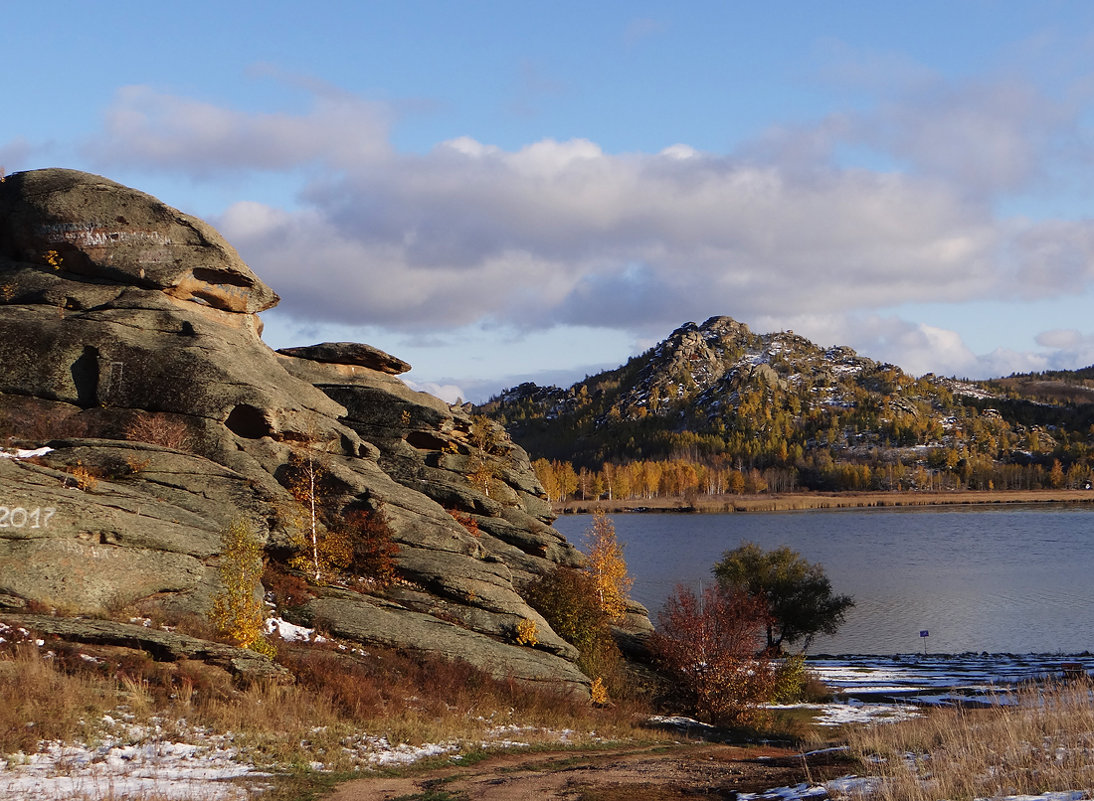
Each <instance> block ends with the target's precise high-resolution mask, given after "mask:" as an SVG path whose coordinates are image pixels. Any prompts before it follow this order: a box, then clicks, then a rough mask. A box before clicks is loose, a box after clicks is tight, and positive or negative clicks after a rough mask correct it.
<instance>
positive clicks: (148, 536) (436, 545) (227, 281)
mask: <svg viewBox="0 0 1094 801" xmlns="http://www.w3.org/2000/svg"><path fill="white" fill-rule="evenodd" d="M276 300H277V296H276V295H275V294H274V293H273V292H272V291H271V290H270V289H269V288H268V287H266V286H265V285H264V284H263V283H262V282H261V281H260V280H259V279H258V278H257V277H256V276H255V275H254V274H253V273H252V271H251V270H250V268H249V267H247V265H246V264H244V263H243V262H242V261H241V260H240V258H239V256H238V254H236V252H235V251H234V250H233V249H232V248H231V246H230V245H228V244H227V243H226V242H224V241H223V239H221V237H220V236H219V235H218V234H217V233H216V231H214V230H213V229H212V228H210V227H209V226H207V225H206V224H205V223H203V222H201V221H200V220H196V219H194V218H192V217H189V216H187V215H185V214H183V213H181V212H179V211H177V210H175V209H172V208H170V207H168V206H166V205H165V204H163V203H161V202H160V201H158V200H156V199H155V198H152V197H150V196H149V195H146V194H144V193H141V192H137V191H135V190H132V189H129V188H127V187H124V186H121V185H120V184H116V183H114V182H112V181H109V180H107V179H105V178H100V177H98V176H93V175H87V174H85V173H78V172H74V171H71V170H41V171H35V172H29V173H17V174H15V175H12V176H8V178H7V179H6V180H5V181H3V182H2V183H0V445H4V444H8V445H9V446H11V445H14V446H22V447H24V448H33V447H37V446H40V445H45V444H47V443H48V445H49V446H50V447H51V448H52V449H51V450H48V451H44V452H41V453H39V454H38V455H36V456H34V457H33V458H26V457H27V454H25V453H24V454H21V456H22V457H24V458H0V488H2V489H3V494H2V496H0V505H4V508H5V509H7V510H8V511H7V514H8V515H9V517H8V522H9V525H8V526H6V527H0V607H7V608H9V609H24V610H26V609H45V610H49V611H51V612H53V613H55V614H58V615H86V614H92V615H96V616H100V617H102V616H107V617H111V616H124V615H127V614H130V613H131V612H132V611H133V610H139V611H155V610H159V611H160V612H161V613H162V614H167V615H171V614H178V615H184V614H204V613H206V612H207V611H208V610H209V608H210V604H211V599H212V598H213V596H214V595H215V594H216V593H217V592H218V591H219V588H220V585H219V571H218V569H217V566H218V564H219V561H220V559H221V553H220V550H221V536H222V532H224V531H225V530H226V529H227V528H228V527H229V526H230V525H231V524H232V523H233V522H234V521H236V520H239V519H243V520H245V521H247V522H248V523H249V524H250V526H251V527H252V529H254V530H255V531H256V532H257V533H258V534H259V536H260V537H261V539H262V540H263V541H264V542H265V543H266V548H267V553H268V554H269V556H270V557H271V558H272V559H274V560H285V559H287V557H288V556H290V555H291V554H292V551H293V548H294V547H296V546H295V545H294V542H295V540H294V531H297V530H299V528H300V522H299V510H300V504H299V503H298V500H297V497H298V495H297V496H294V494H293V492H294V491H296V492H299V490H298V488H297V490H292V487H293V486H294V481H295V480H296V479H295V478H294V476H298V474H299V466H300V465H301V464H317V465H319V466H320V468H321V473H322V480H321V482H320V483H319V484H318V485H316V486H317V487H319V489H317V490H316V493H318V496H317V500H318V501H319V506H320V509H321V512H322V518H321V519H320V520H319V521H318V528H317V531H318V532H319V533H320V534H321V535H322V534H324V533H325V532H326V528H325V526H324V523H330V524H331V525H339V521H340V519H341V517H342V516H343V515H344V514H348V513H350V512H354V513H356V511H358V510H359V511H363V512H364V513H365V514H370V515H372V516H374V517H375V518H376V519H378V520H380V521H381V522H382V525H383V527H384V528H385V530H386V531H387V532H388V534H389V536H390V538H391V540H392V542H394V543H395V545H396V546H397V548H398V551H397V553H396V554H395V557H394V560H395V569H396V573H397V576H398V579H399V580H398V582H396V583H395V584H394V585H393V586H390V587H388V588H387V589H380V588H376V587H374V585H372V584H369V583H367V582H365V583H363V584H362V583H355V584H353V591H351V589H350V588H349V587H348V586H347V587H344V588H342V589H339V588H338V587H330V586H327V587H323V588H318V589H316V591H315V592H316V597H314V599H313V600H312V601H311V602H309V603H308V604H307V605H305V606H304V607H301V608H298V609H295V613H296V614H297V615H300V616H302V617H304V618H306V619H308V620H311V621H313V622H315V623H316V624H318V625H322V626H324V627H325V628H327V629H328V630H329V631H331V632H332V633H334V634H336V635H338V636H342V637H345V638H348V639H355V640H360V641H362V642H370V643H382V644H384V645H390V646H394V647H401V648H408V649H412V650H415V651H422V652H433V653H436V654H439V655H443V656H445V657H449V658H458V659H463V660H466V661H468V662H470V663H472V664H476V665H479V666H481V667H484V668H486V669H488V670H490V671H491V672H493V673H496V674H499V675H511V676H515V677H517V678H520V679H522V680H526V681H530V682H536V683H539V682H556V683H558V684H559V686H561V687H569V688H583V687H585V686H587V683H588V679H587V678H586V677H584V676H582V675H581V673H580V672H579V671H578V670H577V669H576V668H575V667H574V666H573V660H574V659H576V656H577V652H576V650H575V649H574V648H573V647H572V646H571V645H569V644H568V643H566V642H565V641H563V640H562V639H561V638H560V637H558V635H557V634H555V633H554V632H553V631H551V629H550V627H549V625H548V624H547V622H546V621H545V620H543V618H541V617H540V616H539V615H538V614H537V613H536V612H535V610H533V609H532V608H531V607H529V606H528V604H527V603H526V602H525V600H524V598H523V597H522V596H521V594H520V588H521V587H522V586H523V585H524V583H525V582H526V581H528V580H531V579H534V578H535V577H536V576H537V575H542V574H544V573H545V572H547V571H550V570H553V569H555V568H557V567H559V566H579V565H581V564H582V563H583V557H582V556H581V554H580V553H579V552H578V551H576V550H575V549H574V548H573V546H572V545H570V543H568V542H567V541H566V540H565V538H563V537H562V536H561V535H560V534H559V533H558V532H557V531H555V530H554V529H553V528H551V526H550V523H551V521H552V520H553V517H552V516H551V512H550V507H549V505H548V504H547V502H546V498H545V497H544V494H543V491H542V488H541V487H540V485H539V483H538V481H537V480H536V478H535V475H534V473H533V471H532V469H531V465H530V463H529V459H528V456H527V454H526V453H525V452H524V451H523V450H522V449H521V448H519V447H518V446H517V445H515V444H514V443H513V442H512V441H511V440H509V438H508V436H507V435H506V434H505V432H504V431H503V430H501V429H500V428H499V427H498V426H496V425H494V424H492V423H489V422H488V421H485V420H484V419H482V418H475V417H472V416H470V415H469V414H468V413H467V411H465V410H464V409H463V408H459V407H452V406H449V405H448V404H446V403H445V402H444V401H442V400H440V399H438V398H435V397H433V396H431V395H427V394H425V393H421V392H416V391H414V390H411V389H410V388H409V387H407V386H406V385H405V384H404V383H403V382H402V381H400V380H399V379H398V378H397V377H396V375H397V374H398V373H400V372H403V371H405V370H406V369H408V367H409V365H407V364H406V363H405V362H403V361H402V360H400V359H397V358H396V357H393V356H390V355H388V354H385V353H383V352H382V351H379V350H377V349H375V348H371V347H369V346H366V345H357V344H354V343H320V344H318V345H311V346H306V347H302V348H292V349H286V350H284V351H282V352H280V353H275V352H273V351H272V350H271V349H270V348H269V347H268V346H267V345H266V344H265V343H263V342H262V340H261V323H260V321H259V319H258V317H257V315H256V312H258V311H261V310H262V309H265V308H268V307H270V306H271V305H273V304H274V303H275V302H276ZM5 455H19V454H10V453H9V454H5ZM291 490H292V491H291ZM319 496H321V497H319ZM15 509H18V510H20V511H18V512H13V511H12V510H15ZM3 513H4V512H3V511H0V514H3ZM13 515H14V516H13ZM14 522H17V523H18V525H12V523H14ZM529 623H532V624H535V629H536V631H537V637H536V642H535V643H534V645H531V646H530V645H529V644H528V642H527V640H523V641H518V639H519V638H516V637H515V636H514V632H516V631H517V630H518V626H523V627H525V628H527V627H528V625H529ZM522 642H523V644H522Z"/></svg>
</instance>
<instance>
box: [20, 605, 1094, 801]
mask: <svg viewBox="0 0 1094 801" xmlns="http://www.w3.org/2000/svg"><path fill="white" fill-rule="evenodd" d="M270 629H271V633H272V631H276V632H277V633H278V635H279V636H281V637H282V638H284V639H288V640H295V639H303V640H307V639H313V638H314V637H315V634H314V632H313V631H312V630H310V629H306V628H304V627H300V626H294V625H293V624H291V623H288V622H286V621H284V620H281V619H279V618H276V619H273V620H272V621H271V622H270ZM29 637H30V633H29V632H27V631H25V630H22V629H17V628H14V627H10V626H6V625H4V624H0V640H2V639H7V640H12V641H16V642H18V641H28V640H29ZM38 644H39V645H41V644H42V643H41V641H38ZM808 665H809V668H810V669H811V670H813V671H814V672H815V673H817V674H818V675H819V676H820V677H821V679H822V680H823V681H824V682H825V683H826V684H828V685H829V686H830V687H832V688H833V689H834V690H835V691H836V698H835V700H834V701H833V702H832V703H827V704H808V705H797V706H798V707H799V708H801V707H805V708H807V709H810V710H812V711H814V714H815V716H816V720H817V722H818V723H819V725H822V726H839V725H844V724H861V723H866V722H878V721H892V720H900V719H904V718H907V717H911V716H915V715H917V714H920V709H921V708H922V706H924V705H941V704H949V703H969V702H970V700H972V701H975V700H976V699H981V700H983V702H985V703H1000V702H1005V701H1006V698H1007V695H1006V694H1007V692H1008V690H1009V689H1010V688H1011V687H1013V686H1014V685H1016V684H1019V683H1022V682H1026V681H1029V680H1031V679H1037V678H1046V677H1052V676H1056V675H1059V674H1060V672H1061V670H1063V669H1065V666H1066V669H1067V670H1070V671H1071V672H1075V671H1076V670H1078V671H1080V672H1082V673H1087V674H1089V673H1091V672H1092V671H1094V655H1090V654H1082V655H1078V656H1065V655H1060V654H1048V655H1037V654H1032V655H1011V654H960V655H918V654H910V655H899V656H889V657H886V656H841V657H833V656H821V657H810V659H809V661H808ZM119 717H121V716H120V715H119ZM651 723H654V724H658V725H663V726H667V727H673V728H680V729H682V730H686V731H688V732H691V733H695V734H701V732H702V731H703V730H704V729H709V728H711V727H709V726H707V725H706V724H703V723H700V722H699V721H696V720H694V719H691V718H685V717H679V716H674V717H656V718H652V719H651ZM170 729H171V731H173V732H183V734H182V735H178V734H176V735H175V736H174V737H172V736H169V735H168V734H167V733H166V731H165V730H164V729H163V728H161V727H160V725H159V724H158V723H157V722H156V721H153V722H152V723H151V724H149V725H143V726H142V725H138V724H135V723H131V722H126V721H125V720H116V719H114V718H112V717H110V716H106V717H104V719H103V728H102V733H101V734H100V736H99V737H98V738H97V739H96V740H95V742H92V743H65V744H61V743H44V744H43V745H42V748H41V750H40V751H39V752H38V753H34V754H15V755H9V756H8V757H7V761H6V764H5V762H4V761H3V759H2V758H0V801H16V799H18V800H19V801H23V799H28V798H34V799H35V801H61V799H65V801H68V800H69V799H73V800H74V801H76V800H79V801H83V800H84V799H86V800H87V801H103V800H105V799H110V800H111V801H122V800H123V799H144V798H156V799H167V800H168V801H174V800H175V799H178V801H242V800H243V799H249V798H251V797H252V796H251V795H250V793H249V792H248V789H247V785H251V786H254V785H255V784H256V783H257V784H259V785H260V784H261V783H262V781H263V776H264V774H262V773H260V772H259V771H258V770H257V769H256V768H255V767H254V766H253V765H251V764H250V763H249V762H247V761H246V760H245V759H244V758H243V757H242V756H241V755H240V754H238V753H237V751H236V749H235V748H234V747H233V746H232V742H231V737H230V735H211V734H209V733H208V732H204V731H199V730H197V729H192V730H191V729H188V728H187V727H186V726H185V722H181V723H178V722H172V724H171V727H170ZM527 730H528V729H527V727H522V726H518V725H515V724H508V725H504V726H496V727H493V728H492V729H490V730H489V731H488V732H487V738H488V739H487V740H486V741H484V742H483V743H481V747H483V748H513V747H520V746H522V745H525V743H524V742H522V740H521V737H520V735H522V734H524V733H525V732H526V731H527ZM552 734H554V735H556V736H557V739H558V741H559V742H560V743H566V742H568V741H570V740H571V737H572V735H573V734H574V733H573V732H569V731H560V732H552ZM540 735H541V736H542V732H540ZM343 747H344V750H345V753H347V754H349V755H351V756H352V758H353V761H354V762H355V763H356V764H357V765H359V766H360V767H362V768H369V767H390V766H394V765H407V764H410V763H412V762H416V761H418V760H420V759H423V758H426V757H431V756H438V755H445V754H448V755H452V756H453V758H455V759H458V754H459V751H460V750H461V744H460V743H457V742H447V743H426V744H422V745H408V744H405V743H402V744H400V743H396V744H392V743H391V742H389V741H388V740H387V739H386V738H384V737H377V736H374V735H369V734H367V733H360V734H358V735H356V736H354V737H352V738H349V739H348V740H347V741H345V742H344V743H343ZM325 767H326V766H325V765H324V764H323V763H321V762H315V763H313V764H312V768H313V769H315V770H323V769H325ZM874 781H876V780H873V779H864V778H860V777H854V776H848V777H844V778H842V779H837V780H834V781H830V782H826V783H825V784H824V785H807V784H802V785H798V786H795V787H780V788H773V789H771V790H768V791H765V792H763V793H754V794H745V795H741V796H740V797H741V798H742V799H750V800H751V801H759V800H760V799H765V800H766V799H782V801H799V799H800V800H801V801H818V799H840V798H848V797H861V794H862V793H863V792H865V791H867V790H868V789H869V788H870V784H871V782H874ZM1084 798H1088V796H1087V795H1085V794H1084V793H1081V792H1072V793H1048V794H1046V795H1041V796H1012V797H1009V798H1008V799H1006V801H1076V800H1077V799H1084Z"/></svg>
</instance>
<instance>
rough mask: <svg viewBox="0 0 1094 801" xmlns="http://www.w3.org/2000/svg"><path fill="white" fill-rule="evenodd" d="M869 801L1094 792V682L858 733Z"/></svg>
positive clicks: (854, 742)
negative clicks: (870, 785) (871, 783)
mask: <svg viewBox="0 0 1094 801" xmlns="http://www.w3.org/2000/svg"><path fill="white" fill-rule="evenodd" d="M850 739H851V746H852V750H853V751H854V752H855V753H856V755H858V756H859V757H860V758H861V759H862V760H863V765H864V766H865V767H864V771H865V772H866V773H867V774H869V775H872V776H878V777H880V778H882V780H883V781H882V782H881V783H880V784H879V785H878V787H877V788H876V789H875V790H874V792H873V793H872V794H871V795H868V796H865V797H868V798H873V799H879V801H936V799H939V798H946V799H951V800H952V801H962V799H973V798H984V797H992V798H996V797H1003V796H1008V795H1016V794H1041V793H1045V792H1049V791H1067V790H1081V789H1084V788H1090V787H1094V695H1092V687H1091V685H1090V684H1089V683H1088V682H1075V683H1073V684H1067V685H1060V686H1052V687H1047V688H1028V689H1025V690H1023V691H1021V692H1020V693H1019V694H1018V703H1017V705H1009V706H998V707H995V708H992V709H979V710H961V709H948V710H937V711H935V712H932V713H931V714H930V715H927V716H925V717H923V718H917V719H914V720H909V721H906V722H902V723H897V724H887V725H878V726H873V727H870V728H864V729H860V730H857V731H853V732H852V733H851V735H850Z"/></svg>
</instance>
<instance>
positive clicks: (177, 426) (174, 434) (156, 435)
mask: <svg viewBox="0 0 1094 801" xmlns="http://www.w3.org/2000/svg"><path fill="white" fill-rule="evenodd" d="M125 438H126V439H127V440H129V441H131V442H150V443H152V444H153V445H162V446H163V447H165V448H173V449H174V450H176V451H192V450H193V449H194V436H193V434H192V433H191V431H190V427H189V426H188V425H187V424H186V423H185V421H183V420H181V419H179V418H178V417H175V416H174V415H169V414H157V413H154V412H139V413H138V414H137V415H136V416H135V417H134V418H133V419H132V420H131V421H129V424H128V425H127V426H126V427H125Z"/></svg>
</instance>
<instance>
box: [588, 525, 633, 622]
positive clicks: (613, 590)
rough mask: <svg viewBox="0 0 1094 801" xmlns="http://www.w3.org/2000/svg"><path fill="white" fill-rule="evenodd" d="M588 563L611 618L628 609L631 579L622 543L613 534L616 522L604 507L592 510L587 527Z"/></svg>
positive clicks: (589, 572)
mask: <svg viewBox="0 0 1094 801" xmlns="http://www.w3.org/2000/svg"><path fill="white" fill-rule="evenodd" d="M587 537H588V543H589V563H588V566H587V567H586V568H585V572H586V573H587V574H588V575H589V576H591V577H592V579H593V581H594V582H595V584H596V593H597V598H598V600H599V602H600V608H601V609H603V610H604V612H605V613H606V614H607V615H608V616H609V617H610V618H611V619H612V620H620V619H621V618H622V617H623V615H624V613H625V612H626V611H627V593H628V592H629V591H630V589H631V585H632V584H634V579H632V578H631V577H630V576H629V575H627V563H626V561H624V559H623V546H622V545H620V544H619V540H618V539H616V536H615V524H614V523H612V519H611V518H610V517H608V515H606V514H605V513H604V510H603V509H597V510H596V511H595V512H593V524H592V527H591V528H590V529H589V531H588V534H587Z"/></svg>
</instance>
